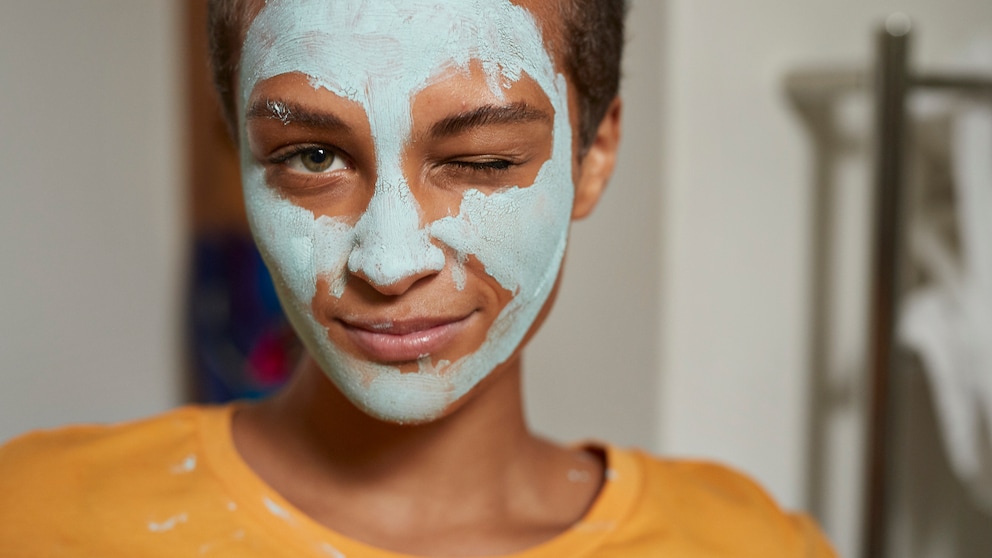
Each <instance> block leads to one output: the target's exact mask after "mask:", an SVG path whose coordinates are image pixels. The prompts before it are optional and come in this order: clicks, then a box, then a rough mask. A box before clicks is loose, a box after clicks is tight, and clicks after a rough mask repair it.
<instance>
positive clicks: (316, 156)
mask: <svg viewBox="0 0 992 558" xmlns="http://www.w3.org/2000/svg"><path fill="white" fill-rule="evenodd" d="M282 162H283V163H285V165H286V166H287V167H289V169H291V170H294V171H296V172H302V173H307V174H322V173H328V172H333V171H336V170H342V169H346V168H348V163H347V162H346V161H345V159H344V157H342V156H341V154H339V153H338V152H337V151H335V150H333V149H329V148H326V147H304V148H302V149H299V150H298V151H295V152H293V153H290V154H288V155H287V156H286V157H285V158H283V159H282Z"/></svg>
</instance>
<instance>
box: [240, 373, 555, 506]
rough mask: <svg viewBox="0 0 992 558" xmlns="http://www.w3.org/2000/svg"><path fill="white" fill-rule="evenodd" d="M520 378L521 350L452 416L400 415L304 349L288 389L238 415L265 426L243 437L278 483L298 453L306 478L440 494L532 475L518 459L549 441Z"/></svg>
mask: <svg viewBox="0 0 992 558" xmlns="http://www.w3.org/2000/svg"><path fill="white" fill-rule="evenodd" d="M520 388H521V377H520V361H519V358H518V357H517V358H515V359H514V360H512V361H510V362H508V363H505V364H504V365H503V366H502V367H501V368H500V369H497V370H495V371H494V372H493V373H492V374H491V375H490V377H489V378H487V379H486V380H484V383H483V384H482V385H480V386H478V387H477V390H476V393H473V394H471V395H470V399H469V400H468V401H465V402H464V403H462V404H461V405H460V406H458V407H457V408H456V409H454V410H453V411H452V412H451V413H449V414H448V415H447V416H445V417H442V418H441V419H438V420H435V421H432V422H429V423H426V424H419V425H398V424H392V423H387V422H383V421H380V420H378V419H375V418H373V417H371V416H369V415H367V414H365V413H364V412H362V411H361V410H359V409H358V408H356V407H355V406H354V405H352V404H351V402H349V401H348V400H347V399H346V398H345V397H344V396H343V395H342V394H341V392H340V391H339V390H338V389H337V388H336V387H335V386H334V385H333V383H331V381H330V380H329V379H328V378H327V376H326V375H325V374H324V373H323V372H322V371H321V370H320V368H319V367H318V366H317V365H316V363H315V362H314V361H313V360H312V359H310V358H305V360H304V361H303V362H301V365H300V367H299V369H298V370H297V372H296V375H295V376H294V379H293V381H292V382H291V383H290V384H289V385H288V386H287V387H286V389H284V390H283V391H282V392H281V393H280V394H278V395H277V396H276V397H274V398H272V399H270V400H268V401H266V402H263V403H260V404H259V405H257V406H255V407H253V408H250V409H248V410H247V411H245V412H244V413H242V414H243V415H244V416H242V417H241V418H240V419H236V421H241V422H242V423H243V424H246V425H248V426H250V428H249V429H247V430H245V429H241V430H242V431H243V432H245V431H246V432H255V433H257V434H258V436H256V435H252V436H247V437H246V436H241V437H240V438H241V439H240V440H237V437H236V440H237V441H238V442H239V449H241V450H242V451H243V453H245V454H246V455H245V457H246V458H247V459H248V461H249V463H250V464H251V465H252V466H253V467H255V468H256V470H258V471H259V472H260V473H261V474H262V476H263V478H265V477H267V476H268V477H271V480H273V481H274V483H275V484H278V479H279V478H280V477H282V476H283V475H284V474H285V475H299V474H301V473H302V471H300V470H299V469H298V468H296V467H294V468H292V469H287V468H285V464H286V463H287V462H288V461H289V460H288V459H287V457H288V456H292V457H296V458H298V459H294V460H293V461H297V462H303V463H306V464H307V466H306V469H307V474H308V476H311V477H312V480H311V481H310V482H309V483H307V484H310V485H313V484H314V483H316V484H318V485H320V486H326V487H328V488H335V489H337V490H340V489H342V487H344V488H346V489H347V490H356V492H357V491H362V492H364V493H368V492H369V491H371V490H374V489H376V488H377V487H381V488H382V489H384V490H389V491H391V492H395V491H397V490H401V491H403V492H409V493H411V495H413V494H412V493H418V492H419V493H423V494H431V495H432V497H433V498H436V497H437V495H438V494H441V493H452V494H459V493H460V494H465V491H466V490H470V491H471V492H472V493H476V494H478V492H479V487H480V483H481V485H482V486H489V487H493V489H494V492H498V491H500V488H501V487H505V485H506V483H508V482H512V480H511V479H510V478H508V477H510V476H512V475H514V474H523V475H526V472H525V471H521V470H520V469H521V465H523V464H527V463H529V462H530V461H531V459H530V458H534V459H538V458H539V457H540V454H541V451H542V450H545V449H546V446H547V444H546V443H545V442H543V441H541V440H538V439H537V438H535V437H534V436H533V435H532V434H531V433H530V432H529V431H528V429H527V426H526V422H525V420H524V412H523V405H522V396H521V391H520ZM262 448H264V450H263V449H262ZM525 467H526V466H525ZM280 470H282V471H283V472H282V473H280V472H279V471H280ZM267 480H270V479H267Z"/></svg>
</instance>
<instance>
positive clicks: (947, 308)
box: [899, 43, 992, 512]
mask: <svg viewBox="0 0 992 558" xmlns="http://www.w3.org/2000/svg"><path fill="white" fill-rule="evenodd" d="M985 52H986V53H988V61H989V65H988V66H986V68H987V69H989V68H992V44H988V43H987V44H986V49H985ZM973 53H974V51H973ZM972 59H974V57H972ZM984 73H985V74H986V75H992V71H985V72H984ZM954 113H955V116H954V121H953V131H952V137H951V149H952V152H951V161H952V170H953V179H954V180H953V182H954V188H955V198H956V210H955V213H956V216H957V226H958V229H957V232H958V236H959V240H960V246H959V248H958V249H953V248H952V247H950V246H948V245H947V242H946V241H945V240H943V239H942V237H941V236H940V235H938V234H937V232H936V229H935V227H934V226H932V225H930V224H928V223H925V222H923V223H916V224H914V226H913V229H912V232H911V245H912V252H913V256H914V258H915V260H917V261H918V263H919V264H920V265H921V266H922V267H923V268H924V269H925V271H926V272H927V274H928V275H929V276H930V277H932V278H933V279H934V280H933V282H932V283H931V284H929V285H928V286H926V287H925V288H922V289H919V290H917V291H915V292H913V293H910V294H909V296H908V297H907V299H906V301H905V306H904V307H903V309H902V310H903V311H902V316H901V320H900V329H899V336H900V339H901V341H902V342H903V343H904V344H905V345H907V346H908V347H910V348H911V349H913V350H915V351H916V352H917V353H918V354H919V355H920V358H921V360H922V362H923V366H924V368H925V371H926V374H927V376H928V378H929V380H930V383H931V386H932V388H933V392H934V398H935V406H936V409H937V413H938V415H939V421H940V427H941V431H942V433H943V437H944V441H945V446H946V448H947V452H948V455H949V458H950V462H951V465H952V467H953V468H954V470H955V472H956V473H957V475H958V476H959V477H960V478H961V480H962V481H963V482H964V483H965V485H966V486H968V487H969V488H970V492H971V493H972V495H973V496H974V497H975V500H976V502H978V503H979V504H981V505H982V506H983V507H984V508H985V509H986V510H988V511H989V512H992V102H990V100H984V101H979V100H974V101H967V102H962V103H959V104H957V107H956V108H955V110H954Z"/></svg>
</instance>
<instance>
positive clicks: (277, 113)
mask: <svg viewBox="0 0 992 558" xmlns="http://www.w3.org/2000/svg"><path fill="white" fill-rule="evenodd" d="M245 118H246V119H247V120H252V119H256V118H269V119H272V120H279V121H281V122H282V123H283V124H290V123H293V124H300V125H302V126H308V127H311V128H332V129H338V130H350V129H351V126H348V125H347V124H345V122H344V120H341V119H340V118H338V117H337V116H335V115H334V114H331V113H329V112H321V111H317V110H313V109H311V108H308V107H306V106H303V105H300V104H297V103H293V102H292V101H284V100H281V99H259V100H257V101H255V102H254V103H253V104H252V105H251V106H250V107H248V111H247V112H246V114H245Z"/></svg>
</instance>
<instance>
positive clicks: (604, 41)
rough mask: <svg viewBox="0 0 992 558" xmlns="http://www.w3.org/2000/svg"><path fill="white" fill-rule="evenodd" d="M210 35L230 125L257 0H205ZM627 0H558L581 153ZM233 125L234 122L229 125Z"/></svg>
mask: <svg viewBox="0 0 992 558" xmlns="http://www.w3.org/2000/svg"><path fill="white" fill-rule="evenodd" d="M208 5H209V8H208V10H209V11H208V33H209V39H210V62H211V68H212V69H213V76H214V84H215V86H216V87H217V92H218V93H219V94H220V98H221V103H222V106H223V108H224V116H225V118H226V119H227V121H228V123H229V124H231V123H233V122H235V121H236V118H235V99H234V84H235V80H236V78H237V75H238V65H239V63H240V57H241V45H242V43H243V42H244V36H245V33H247V31H248V25H249V24H250V22H251V21H252V20H253V19H254V18H255V16H256V15H257V14H258V12H259V11H260V10H261V7H262V6H261V5H262V3H261V2H259V1H258V0H209V4H208ZM626 11H627V2H626V0H561V1H560V3H559V13H560V17H559V21H561V22H562V26H561V27H562V29H561V32H562V37H563V40H562V41H561V42H562V43H563V44H564V49H563V52H561V53H560V54H562V55H563V58H562V59H563V61H564V65H565V68H564V70H565V72H566V73H567V75H568V77H569V78H570V81H571V85H572V87H574V88H575V91H576V93H577V94H578V99H579V139H580V142H581V147H582V149H583V151H584V150H585V148H586V147H588V146H589V145H590V144H591V143H592V140H593V138H594V137H595V135H596V129H597V128H598V127H599V122H600V121H601V120H602V119H603V116H604V115H605V114H606V111H607V109H608V108H609V106H610V103H611V102H612V101H613V98H614V97H616V95H617V91H618V90H619V88H620V58H621V55H622V53H623V45H624V16H625V15H626ZM231 127H232V129H233V126H231Z"/></svg>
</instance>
